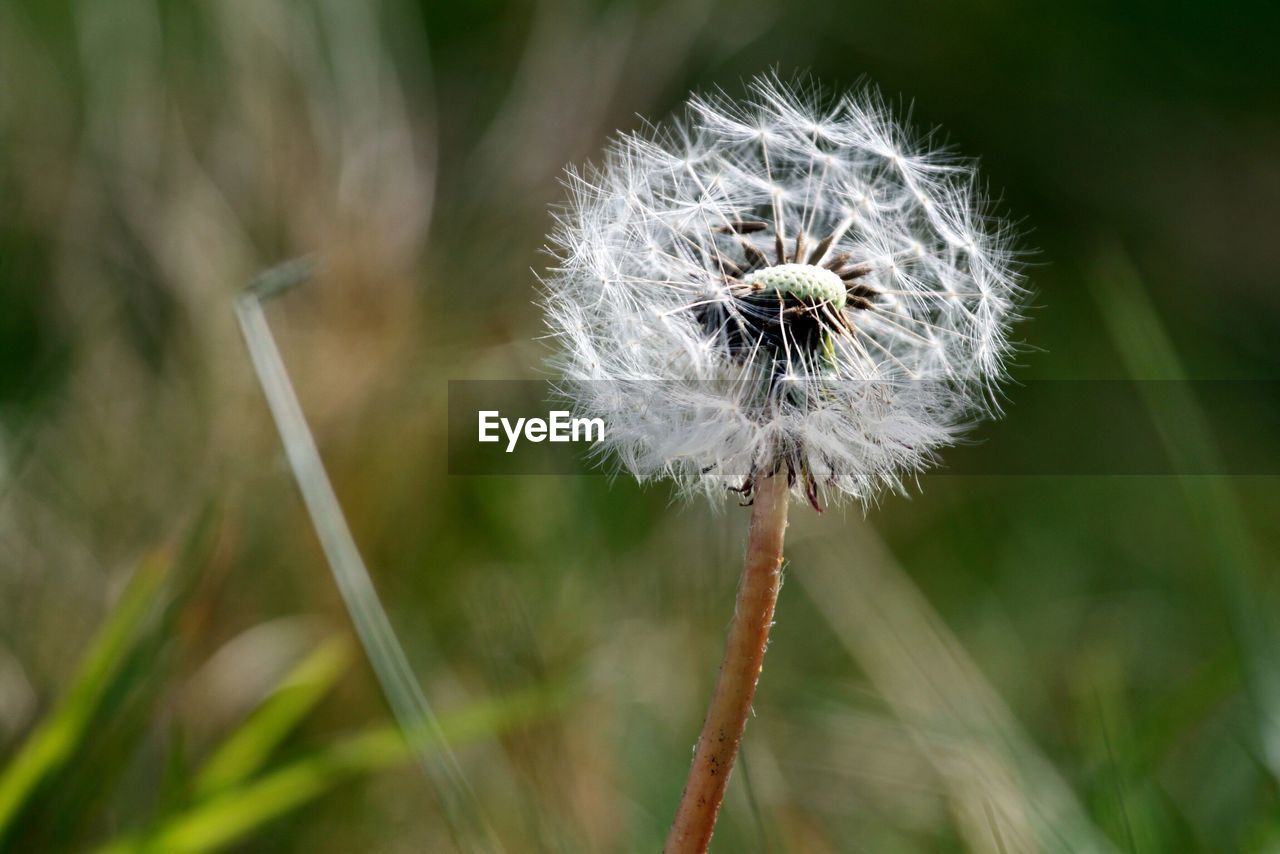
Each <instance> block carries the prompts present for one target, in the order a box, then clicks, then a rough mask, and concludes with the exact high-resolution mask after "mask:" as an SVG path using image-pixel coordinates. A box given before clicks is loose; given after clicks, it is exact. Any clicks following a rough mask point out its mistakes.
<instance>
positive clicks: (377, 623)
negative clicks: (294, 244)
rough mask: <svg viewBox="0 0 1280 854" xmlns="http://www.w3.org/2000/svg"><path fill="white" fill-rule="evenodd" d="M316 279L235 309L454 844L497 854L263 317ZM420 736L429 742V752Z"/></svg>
mask: <svg viewBox="0 0 1280 854" xmlns="http://www.w3.org/2000/svg"><path fill="white" fill-rule="evenodd" d="M313 272H314V264H313V263H312V262H311V261H310V260H308V259H298V260H294V261H290V262H287V263H285V264H281V265H280V266H278V267H275V268H272V269H271V270H268V271H266V272H264V273H262V274H261V275H259V276H258V277H257V278H256V279H255V280H254V281H253V282H252V283H251V284H250V285H249V287H248V288H246V290H245V292H244V293H243V294H242V295H241V296H240V298H239V299H238V300H237V301H236V318H237V320H238V321H239V323H240V330H241V332H242V333H243V335H244V340H245V346H246V347H247V348H248V350H249V357H250V359H251V360H252V361H253V367H254V371H255V372H256V373H257V377H258V382H259V384H260V385H261V386H262V392H263V394H264V396H265V397H266V399H267V405H268V406H269V407H270V409H271V415H272V417H273V418H274V419H275V423H276V428H277V429H278V430H279V432H280V440H281V442H282V443H283V444H284V450H285V455H286V456H287V457H288V460H289V466H290V468H291V469H292V470H293V475H294V478H295V479H296V480H297V483H298V489H299V490H300V491H301V493H302V499H303V502H304V503H305V504H306V507H307V512H308V513H309V514H310V516H311V522H312V524H313V525H314V526H315V531H316V536H317V537H318V538H319V540H320V545H321V548H322V549H323V550H324V555H325V558H326V559H327V561H328V563H329V569H330V570H331V571H332V574H333V578H334V581H335V582H336V583H337V586H338V592H339V593H340V594H341V596H342V601H343V603H344V604H345V605H346V608H347V612H348V613H349V614H350V616H351V622H352V623H353V624H354V626H355V630H356V635H357V636H358V637H359V639H360V643H361V644H362V645H363V647H364V650H365V653H366V654H367V655H368V658H369V663H370V665H371V666H372V667H373V671H374V674H375V676H376V677H377V679H378V683H379V685H381V687H382V691H383V694H384V695H385V696H386V698H387V703H388V705H389V706H390V707H391V712H392V714H393V715H394V717H395V719H396V722H397V723H398V724H399V726H400V728H401V730H402V731H403V732H404V735H405V739H406V741H407V742H408V743H409V744H410V745H413V746H414V747H415V751H416V754H417V756H416V758H417V761H418V764H419V765H420V766H421V767H422V770H423V772H424V773H425V774H426V776H427V779H428V780H429V781H430V782H431V784H432V786H433V787H434V789H435V791H436V794H437V796H438V797H439V799H440V802H441V805H442V806H443V808H444V813H445V817H446V819H447V821H448V822H449V826H450V830H451V832H452V833H453V837H454V841H455V842H456V843H457V844H458V846H459V847H460V848H463V849H464V850H473V849H480V850H497V849H500V848H501V846H500V845H499V844H498V842H497V839H496V836H495V835H494V833H493V831H492V829H491V828H490V826H489V824H488V822H487V821H486V820H485V818H484V816H483V813H482V812H481V809H480V805H479V802H478V801H477V799H476V797H475V794H474V793H473V792H472V790H471V787H470V785H469V784H468V783H467V780H466V777H465V776H464V775H463V772H462V768H461V766H460V765H459V764H458V760H457V758H456V757H455V756H454V754H453V752H452V751H451V750H450V749H449V747H448V741H447V740H446V739H445V738H444V735H443V732H442V731H441V729H440V723H439V720H438V719H437V718H436V715H435V713H434V712H433V711H432V709H431V705H430V704H429V703H428V702H427V698H426V696H425V695H424V694H423V693H422V689H421V688H420V686H419V685H418V681H417V679H416V678H415V676H414V674H413V670H412V669H411V668H410V666H409V661H408V658H407V656H406V655H405V653H404V649H403V648H402V647H401V646H400V642H399V641H398V640H397V638H396V634H395V631H394V629H392V627H391V622H390V620H389V619H388V618H387V614H386V611H385V610H384V609H383V607H382V603H381V601H380V600H379V599H378V594H377V591H376V590H375V588H374V586H373V581H372V580H371V579H370V577H369V571H368V569H367V568H366V566H365V563H364V559H363V558H362V557H361V556H360V551H359V549H358V548H357V547H356V543H355V539H354V538H353V537H352V536H351V529H350V528H349V527H348V526H347V520H346V517H345V516H344V515H343V513H342V507H341V505H339V503H338V497H337V495H336V494H335V493H334V491H333V485H332V484H331V483H330V481H329V476H328V474H327V473H326V471H325V468H324V463H323V462H322V461H321V459H320V452H319V451H318V450H317V448H316V444H315V439H314V437H313V436H312V435H311V429H310V427H309V426H308V425H307V419H306V416H305V415H304V413H303V411H302V406H301V404H300V403H299V402H298V396H297V394H296V393H295V392H294V389H293V384H292V383H291V382H290V381H289V374H288V372H287V370H286V369H285V366H284V361H283V359H282V358H281V356H280V350H279V348H278V347H277V346H276V342H275V338H274V336H272V334H271V328H270V326H269V325H268V323H267V318H266V315H265V314H264V313H263V310H262V301H263V300H264V299H267V298H270V297H272V296H275V295H277V294H280V293H283V292H284V291H286V290H288V289H290V288H292V287H295V286H296V285H298V284H301V283H302V282H304V281H306V280H307V279H308V278H310V277H311V275H312V274H313ZM420 734H426V735H427V736H429V738H428V739H427V741H429V742H430V743H431V744H430V747H429V748H428V747H426V746H425V743H424V739H423V737H422V735H420ZM481 840H483V842H481Z"/></svg>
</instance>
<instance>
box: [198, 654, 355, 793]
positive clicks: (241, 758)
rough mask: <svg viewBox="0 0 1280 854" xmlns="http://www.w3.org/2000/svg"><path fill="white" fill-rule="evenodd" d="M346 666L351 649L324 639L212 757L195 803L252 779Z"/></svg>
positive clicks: (348, 663) (333, 683) (200, 783)
mask: <svg viewBox="0 0 1280 854" xmlns="http://www.w3.org/2000/svg"><path fill="white" fill-rule="evenodd" d="M350 665H351V648H350V645H349V644H348V642H347V640H346V639H345V638H342V637H333V638H329V639H328V640H326V641H325V642H324V643H322V644H321V645H320V646H319V647H318V648H316V649H315V650H314V651H313V652H312V653H311V654H310V655H308V656H307V657H306V658H305V659H303V660H302V661H301V662H300V663H299V664H298V665H297V666H296V667H295V668H294V669H293V670H292V671H290V673H289V674H288V675H286V676H285V678H284V679H283V680H281V683H280V685H279V686H277V687H276V689H275V691H274V692H273V693H272V694H271V696H269V697H268V698H267V699H266V700H265V701H264V702H263V703H262V705H261V706H259V708H258V709H257V710H256V711H255V712H254V713H253V714H252V715H251V716H250V717H249V719H248V720H247V721H245V722H244V723H243V724H242V725H241V726H240V727H239V728H237V729H236V731H235V732H234V733H232V735H231V736H230V737H229V738H228V739H227V740H226V741H225V742H224V743H223V744H222V746H221V747H219V748H218V749H217V751H215V752H214V754H213V756H212V757H211V758H210V759H209V761H208V762H207V763H206V764H205V766H204V768H202V769H201V771H200V773H199V774H198V775H197V776H196V779H195V784H194V787H193V788H194V795H195V797H196V798H197V799H202V798H205V797H208V796H209V795H212V794H213V793H214V792H217V791H219V790H222V789H226V788H229V787H231V786H234V785H237V784H238V783H241V782H243V781H244V780H246V779H248V778H249V777H250V776H252V775H253V774H255V773H256V772H257V771H258V769H260V768H261V767H262V766H263V765H265V764H266V762H267V760H268V759H269V758H270V756H271V753H272V752H273V751H274V750H275V749H276V747H278V746H279V744H280V742H281V741H283V740H284V738H285V737H286V736H287V735H288V734H289V733H290V732H292V731H293V730H294V728H295V727H297V725H298V724H299V723H300V722H301V721H302V719H303V718H305V717H306V716H307V714H308V713H310V711H311V710H312V709H313V708H315V706H316V704H317V703H319V702H320V700H321V699H322V698H323V697H324V696H325V695H326V694H328V693H329V691H330V690H331V689H332V688H333V686H334V685H335V684H336V683H337V681H338V679H339V678H341V676H342V674H343V673H345V672H346V671H347V668H348V667H350Z"/></svg>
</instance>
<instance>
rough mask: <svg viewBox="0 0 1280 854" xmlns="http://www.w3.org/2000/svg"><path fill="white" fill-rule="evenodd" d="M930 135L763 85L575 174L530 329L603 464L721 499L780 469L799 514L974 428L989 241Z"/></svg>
mask: <svg viewBox="0 0 1280 854" xmlns="http://www.w3.org/2000/svg"><path fill="white" fill-rule="evenodd" d="M925 142H927V140H924V141H922V142H917V141H915V140H914V139H913V137H912V136H911V135H910V134H909V133H908V132H907V131H906V130H905V129H904V128H903V126H901V125H900V124H898V123H897V122H896V121H895V120H894V119H893V117H892V116H891V115H890V114H889V111H888V110H887V108H886V105H885V104H884V103H883V101H882V100H881V99H880V98H879V96H878V95H876V93H875V92H873V91H871V90H862V91H859V92H857V93H853V94H849V95H845V96H844V97H840V98H835V99H830V98H824V97H823V96H822V95H821V94H820V93H818V92H815V91H812V90H811V87H808V88H806V87H801V86H797V85H791V84H787V83H784V82H782V81H781V80H779V79H778V78H777V77H776V76H766V77H760V78H756V79H755V80H753V81H752V82H751V83H750V84H749V87H748V94H747V96H746V98H745V99H743V100H741V101H735V100H732V99H730V98H728V97H726V96H724V95H723V94H717V95H713V96H696V97H693V98H692V99H691V100H690V101H689V103H688V105H687V109H686V111H685V112H684V113H683V114H682V115H681V116H680V117H678V118H677V119H675V120H673V121H672V122H670V123H668V124H665V125H661V126H647V127H646V128H645V129H644V130H643V131H642V132H639V133H634V134H621V135H619V136H617V137H616V138H615V139H614V140H613V142H612V143H611V145H610V147H609V149H608V152H607V154H606V156H605V159H604V161H603V163H602V164H601V165H600V166H598V167H589V168H587V169H584V170H581V171H576V170H570V172H569V174H568V179H567V184H568V187H569V193H570V195H569V201H568V202H567V204H566V205H565V206H564V207H563V209H561V210H560V211H559V212H558V217H557V220H558V224H557V228H556V230H555V232H554V233H553V235H552V237H551V244H552V251H553V253H554V255H555V258H556V262H555V264H554V266H553V268H552V269H551V270H550V271H549V273H548V275H547V276H546V279H545V282H544V284H545V290H546V295H545V305H546V309H547V317H548V323H549V325H550V327H551V330H552V332H553V334H554V335H555V337H556V338H558V340H559V343H560V348H559V354H560V355H559V358H558V364H557V368H558V370H559V372H560V374H561V376H562V377H563V378H564V383H563V391H564V392H565V393H566V394H567V395H568V396H569V397H570V399H571V400H572V401H573V402H574V404H575V406H576V408H577V409H578V410H579V411H580V413H581V414H583V415H586V416H589V417H600V418H603V419H604V421H605V423H606V425H607V428H606V441H605V443H604V450H606V451H609V452H612V454H613V457H614V459H615V460H616V462H617V464H618V465H619V466H620V468H621V469H623V470H625V471H627V472H630V473H631V474H633V475H635V476H636V477H638V478H640V479H641V480H647V479H652V478H660V477H669V478H672V479H674V480H675V481H676V482H677V483H678V484H679V485H680V486H681V487H682V489H683V490H685V491H686V492H697V491H703V492H706V493H708V494H711V495H713V496H716V495H724V494H725V492H726V491H727V490H726V487H728V488H732V489H738V490H746V491H749V490H750V488H751V484H752V481H753V478H754V477H756V476H757V475H759V474H762V473H767V472H772V471H777V470H779V469H781V468H783V467H785V468H786V469H787V470H788V471H789V473H790V476H791V477H792V479H793V483H794V485H795V489H796V490H797V492H800V493H802V494H804V495H806V496H807V497H808V498H809V500H810V501H811V502H812V503H814V504H815V506H817V505H818V502H819V495H821V494H825V495H826V496H827V497H828V498H832V499H837V500H838V499H840V498H842V497H843V498H852V499H855V500H861V501H864V502H865V501H868V500H872V499H873V498H874V497H875V496H876V495H877V494H878V493H879V492H880V491H881V490H883V489H886V488H888V489H894V490H901V489H902V488H903V480H904V477H908V476H910V475H911V474H912V473H916V472H919V471H921V470H923V469H924V468H925V467H926V466H927V465H928V464H930V463H931V462H932V461H933V460H934V458H935V454H936V452H937V450H938V449H939V448H942V447H945V446H946V445H948V444H951V443H953V442H954V441H955V440H956V439H957V438H958V436H959V435H960V433H961V432H962V431H963V430H964V429H965V427H966V426H967V425H968V424H970V423H972V422H973V421H974V420H975V419H978V418H981V417H983V416H985V415H988V414H991V413H992V411H993V409H994V403H993V401H992V396H993V393H994V389H995V384H996V383H997V382H998V381H999V380H1000V379H1002V377H1003V374H1004V363H1005V360H1006V358H1007V356H1008V354H1009V352H1010V344H1009V341H1008V330H1009V325H1010V323H1011V322H1012V321H1013V320H1014V319H1016V316H1017V313H1018V306H1019V303H1020V302H1021V299H1022V295H1023V291H1022V288H1021V287H1020V278H1019V275H1018V273H1017V271H1016V269H1015V265H1014V264H1013V263H1012V262H1013V257H1012V251H1011V249H1010V247H1009V241H1008V229H1007V227H1006V226H1005V225H1004V224H1002V223H1001V222H1000V221H998V220H995V219H993V218H991V217H990V216H988V214H987V213H986V208H987V203H986V201H985V199H984V196H983V194H982V192H981V191H980V189H979V187H978V185H977V182H976V173H975V170H974V167H973V165H972V164H971V163H969V162H967V161H963V160H960V159H957V158H955V157H953V156H950V155H948V154H946V153H944V152H937V151H929V150H927V148H926V147H925V144H924V143H925ZM837 277H838V279H839V282H840V286H841V287H844V288H845V293H844V294H837V293H836V291H835V290H834V287H835V286H833V285H832V283H833V282H835V281H836V280H837Z"/></svg>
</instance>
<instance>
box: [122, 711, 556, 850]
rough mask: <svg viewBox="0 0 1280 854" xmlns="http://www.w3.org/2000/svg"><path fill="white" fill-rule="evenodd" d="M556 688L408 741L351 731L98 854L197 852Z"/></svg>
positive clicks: (455, 740)
mask: <svg viewBox="0 0 1280 854" xmlns="http://www.w3.org/2000/svg"><path fill="white" fill-rule="evenodd" d="M562 701H563V692H552V691H547V690H538V691H531V692H522V693H518V694H513V695H511V696H508V697H504V698H501V699H498V700H494V701H490V702H485V703H480V704H477V705H475V706H473V707H472V708H470V709H468V710H466V711H463V712H459V713H456V714H452V715H449V716H447V717H446V718H444V719H443V720H442V721H440V725H439V726H438V727H437V728H433V729H431V730H420V731H419V734H418V736H417V737H416V738H414V739H413V740H412V742H413V743H409V741H408V740H407V739H406V737H405V735H404V734H402V732H401V731H400V730H399V729H396V728H385V729H378V730H372V731H369V732H364V733H360V734H358V735H354V736H350V737H348V738H347V739H345V740H343V741H340V742H338V743H336V744H333V745H331V746H329V747H327V748H324V749H323V750H320V751H317V752H315V753H313V754H310V755H308V756H305V757H303V758H301V759H297V760H295V761H293V762H290V763H288V764H286V765H284V766H282V767H279V768H276V769H274V770H271V771H268V772H267V773H265V774H263V775H262V776H260V777H258V778H256V779H254V780H251V781H250V782H247V783H244V784H243V785H239V786H237V787H235V788H232V789H229V790H224V791H222V792H220V793H218V794H215V795H213V796H212V797H209V798H207V799H205V800H204V801H202V802H200V803H198V804H197V805H196V806H194V807H192V808H191V809H189V810H186V811H184V812H182V813H179V814H178V815H175V816H173V817H172V818H170V819H169V820H167V821H165V822H163V823H162V824H161V825H160V826H158V827H157V828H156V829H155V830H154V831H152V832H149V833H146V834H143V835H139V836H136V837H129V838H126V839H122V840H117V841H115V842H113V843H110V844H108V845H107V846H105V847H104V848H102V849H100V851H99V854H140V852H159V851H163V852H166V854H199V852H210V851H216V850H218V849H221V848H224V847H226V846H228V845H232V844H234V843H236V842H240V841H242V840H244V839H245V838H246V837H247V836H249V835H250V834H252V833H253V832H254V831H256V830H258V829H259V828H261V827H262V826H263V825H265V824H267V823H268V822H271V821H274V820H276V819H279V818H281V817H283V816H284V815H286V814H287V813H289V812H290V811H292V810H295V809H297V808H299V807H301V806H303V805H304V804H306V803H308V802H310V801H312V800H315V799H316V798H318V797H320V796H321V795H323V794H325V793H326V792H328V791H330V790H332V789H333V788H334V787H335V786H337V785H338V784H340V783H342V782H343V781H346V780H348V779H351V778H353V777H356V776H358V775H360V774H367V773H372V772H375V771H381V770H384V769H387V768H394V767H398V766H401V765H404V764H406V763H409V762H412V761H413V760H414V759H415V758H419V759H420V758H421V756H422V755H423V754H424V753H429V752H431V751H440V750H444V749H445V748H446V747H447V746H449V745H459V744H465V743H468V742H475V741H480V740H484V739H489V738H493V737H495V736H497V735H500V734H501V733H503V732H507V731H510V730H512V729H516V728H518V727H520V726H524V725H527V724H529V723H532V722H534V721H537V720H539V719H541V718H543V717H544V716H546V715H548V714H550V713H552V712H554V711H555V710H556V709H557V708H558V707H559V706H560V705H561V703H562Z"/></svg>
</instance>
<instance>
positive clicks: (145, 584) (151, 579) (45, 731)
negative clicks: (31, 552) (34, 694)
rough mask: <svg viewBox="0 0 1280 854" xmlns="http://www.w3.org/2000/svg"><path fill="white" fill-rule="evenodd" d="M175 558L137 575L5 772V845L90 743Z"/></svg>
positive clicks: (1, 777) (0, 796) (160, 557)
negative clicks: (28, 808)
mask: <svg viewBox="0 0 1280 854" xmlns="http://www.w3.org/2000/svg"><path fill="white" fill-rule="evenodd" d="M171 566H172V558H171V557H170V556H169V555H168V554H166V553H165V552H157V553H156V554H153V555H152V556H151V557H149V558H147V559H146V560H145V561H143V562H142V564H141V565H140V566H139V567H138V569H137V570H136V571H135V572H134V575H133V577H132V578H131V579H130V580H129V584H128V586H127V587H126V588H125V591H124V593H123V595H121V597H120V600H119V601H118V602H117V603H116V605H115V607H114V608H113V609H112V610H111V613H110V615H109V616H108V617H107V620H106V622H105V623H104V624H103V626H102V628H101V629H100V630H99V631H98V635H97V637H96V638H95V639H94V641H93V644H92V645H91V646H90V647H89V650H88V652H87V654H86V655H85V657H84V659H83V660H82V662H81V664H80V667H79V669H78V671H77V673H76V675H75V677H74V678H73V679H72V682H71V684H70V686H69V687H68V689H67V692H66V694H65V695H64V696H63V698H62V700H61V701H60V702H59V703H58V705H57V707H56V708H55V709H54V710H53V712H52V713H51V714H50V715H49V716H48V717H47V718H46V719H45V720H44V721H43V722H42V723H40V724H39V725H38V726H37V727H36V729H35V731H33V732H32V733H31V735H30V737H28V738H27V740H26V741H25V742H24V743H23V745H22V747H21V748H19V750H18V752H17V754H16V755H15V756H14V758H13V760H12V761H11V762H10V763H9V765H8V766H7V767H6V768H5V769H4V771H3V773H0V843H2V842H3V841H4V838H5V836H6V834H7V833H8V831H9V829H10V827H11V826H12V824H13V821H14V819H15V818H16V817H17V815H18V814H19V812H20V811H21V809H22V807H23V805H24V804H26V803H27V801H28V800H29V799H30V798H31V796H32V795H33V794H34V793H35V792H36V790H37V789H38V787H39V785H40V784H41V782H43V781H45V780H47V779H48V778H49V777H50V776H51V775H53V774H54V773H56V772H57V771H59V770H60V769H62V768H63V767H64V766H65V765H66V763H67V762H68V760H70V759H71V757H72V756H74V755H75V754H76V752H77V750H78V749H79V747H80V745H81V744H82V743H83V741H84V739H85V738H86V736H87V734H88V732H89V729H90V724H91V723H92V721H93V718H94V714H95V712H96V710H97V709H98V707H99V704H100V703H101V702H102V699H103V697H104V696H105V695H106V694H107V692H108V691H109V690H110V688H111V684H112V680H113V679H114V678H115V676H116V674H117V673H118V672H119V671H120V669H121V666H122V665H123V663H124V661H125V659H126V657H127V656H128V654H129V650H130V649H131V647H132V645H133V644H134V642H135V640H136V639H137V637H138V636H139V634H140V633H141V631H142V628H143V625H144V624H145V623H146V621H147V618H148V617H149V616H151V615H152V613H153V607H152V606H153V604H154V602H155V599H156V596H157V594H158V593H159V591H160V589H161V586H162V584H163V583H164V580H165V578H166V576H167V575H168V572H169V569H170V567H171Z"/></svg>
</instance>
